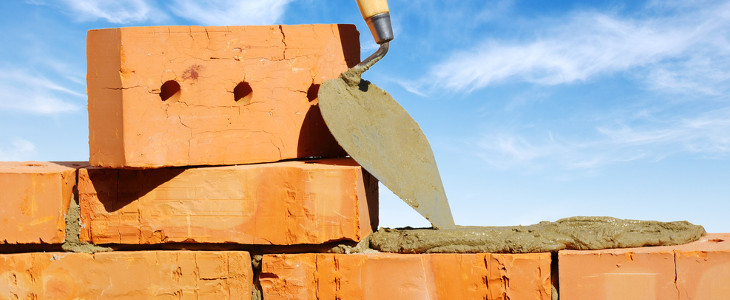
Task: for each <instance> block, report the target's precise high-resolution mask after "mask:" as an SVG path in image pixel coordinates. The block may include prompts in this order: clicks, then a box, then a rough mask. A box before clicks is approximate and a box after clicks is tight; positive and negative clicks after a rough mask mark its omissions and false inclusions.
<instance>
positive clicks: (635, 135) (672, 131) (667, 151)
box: [477, 108, 730, 171]
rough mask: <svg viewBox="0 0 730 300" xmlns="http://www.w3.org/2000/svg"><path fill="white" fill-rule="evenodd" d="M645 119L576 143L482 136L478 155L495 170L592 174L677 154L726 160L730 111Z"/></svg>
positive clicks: (549, 138) (601, 128) (505, 134)
mask: <svg viewBox="0 0 730 300" xmlns="http://www.w3.org/2000/svg"><path fill="white" fill-rule="evenodd" d="M650 119H651V118H645V119H644V120H643V121H642V122H636V123H638V124H637V125H633V126H629V125H625V124H621V123H620V122H619V123H615V124H613V125H602V126H598V127H596V128H595V135H594V136H593V137H591V138H585V137H582V138H580V139H577V140H573V139H561V138H556V137H555V136H554V135H553V134H552V133H550V132H548V133H545V134H544V135H542V136H524V135H521V134H519V133H513V132H502V133H497V134H494V135H490V136H483V137H481V139H480V140H479V141H478V142H477V146H478V149H479V151H477V153H478V154H477V155H478V156H479V157H481V158H483V159H484V160H485V161H486V162H487V163H489V164H491V165H493V166H495V167H499V168H521V169H524V170H528V171H535V170H541V169H546V168H550V169H555V170H566V171H569V170H588V171H590V170H592V169H595V168H598V167H601V166H605V165H608V164H613V163H620V162H631V161H637V160H649V161H654V160H661V159H664V158H666V157H668V156H671V155H676V154H678V153H695V154H698V155H703V156H708V157H725V156H728V155H730V135H728V132H730V108H722V109H718V110H714V111H710V112H706V113H702V114H699V115H697V116H694V117H692V118H674V119H670V120H666V121H664V122H663V123H662V124H656V123H657V121H651V120H650Z"/></svg>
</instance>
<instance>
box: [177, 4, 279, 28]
mask: <svg viewBox="0 0 730 300" xmlns="http://www.w3.org/2000/svg"><path fill="white" fill-rule="evenodd" d="M291 1H293V0H249V1H241V0H173V1H172V3H171V4H170V5H169V6H168V7H169V9H170V10H171V11H172V12H173V13H174V14H175V15H177V16H179V17H182V18H185V19H188V20H192V21H194V22H196V23H198V24H201V25H267V24H274V23H276V22H277V21H279V20H280V19H281V17H282V15H283V14H284V10H285V8H286V5H287V4H289V2H291Z"/></svg>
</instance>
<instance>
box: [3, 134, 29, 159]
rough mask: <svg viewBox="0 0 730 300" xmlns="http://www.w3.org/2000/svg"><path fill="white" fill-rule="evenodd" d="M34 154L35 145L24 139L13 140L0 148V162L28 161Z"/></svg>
mask: <svg viewBox="0 0 730 300" xmlns="http://www.w3.org/2000/svg"><path fill="white" fill-rule="evenodd" d="M35 153H36V148H35V145H34V144H33V143H32V142H30V141H28V140H25V139H13V140H12V141H10V145H8V146H0V161H2V160H4V161H17V160H29V159H30V158H31V157H32V156H33V155H34V154H35Z"/></svg>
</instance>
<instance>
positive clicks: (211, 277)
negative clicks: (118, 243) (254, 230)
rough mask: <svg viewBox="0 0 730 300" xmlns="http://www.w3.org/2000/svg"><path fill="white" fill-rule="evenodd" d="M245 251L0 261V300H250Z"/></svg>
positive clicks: (35, 255)
mask: <svg viewBox="0 0 730 300" xmlns="http://www.w3.org/2000/svg"><path fill="white" fill-rule="evenodd" d="M252 280H253V272H252V270H251V258H250V256H249V254H248V252H244V251H194V252H193V251H140V252H106V253H96V254H86V253H63V252H60V253H23V254H3V255H0V299H151V298H154V299H246V300H248V299H251V289H252Z"/></svg>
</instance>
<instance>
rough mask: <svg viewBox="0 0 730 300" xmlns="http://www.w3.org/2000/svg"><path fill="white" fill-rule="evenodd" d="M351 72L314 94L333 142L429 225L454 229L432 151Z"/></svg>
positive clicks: (388, 101) (394, 107)
mask: <svg viewBox="0 0 730 300" xmlns="http://www.w3.org/2000/svg"><path fill="white" fill-rule="evenodd" d="M373 63H374V62H371V63H370V64H369V65H366V66H356V67H354V68H351V69H350V70H348V71H347V72H345V73H343V74H342V75H340V77H339V78H336V79H331V80H327V81H326V82H324V83H323V84H322V85H321V87H320V88H319V107H320V110H321V112H322V117H323V118H324V121H325V123H326V124H327V127H328V128H329V129H330V132H332V135H333V136H334V137H335V139H336V140H337V142H338V143H339V144H340V145H341V146H342V148H343V149H345V151H347V153H348V154H349V155H350V156H351V157H352V158H353V159H354V160H355V161H357V162H358V163H359V164H360V165H361V166H363V168H365V170H367V171H368V172H370V174H372V175H373V176H375V178H377V179H378V180H379V181H380V182H382V183H383V184H384V185H385V186H386V187H388V188H389V189H390V190H391V191H392V192H393V193H394V194H396V195H398V197H400V198H401V199H403V200H404V201H405V202H406V203H408V205H410V206H411V207H413V208H414V209H415V210H416V211H418V212H419V213H420V214H421V215H422V216H424V217H425V218H426V219H428V220H429V221H430V222H431V224H433V226H434V227H436V228H454V227H455V225H454V219H453V217H452V216H451V209H450V208H449V203H448V200H447V199H446V194H445V192H444V188H443V184H442V182H441V176H440V175H439V171H438V168H437V167H436V160H435V159H434V156H433V152H432V151H431V146H430V145H429V143H428V140H427V139H426V136H425V135H424V134H423V132H422V131H421V128H420V127H419V126H418V124H417V123H416V122H415V121H414V120H413V118H411V116H410V115H409V114H408V113H407V112H406V111H405V109H403V107H401V106H400V105H399V104H398V102H396V101H395V100H394V99H393V97H391V96H390V95H389V94H388V93H386V92H385V91H383V90H382V89H380V88H378V87H377V86H375V85H374V84H372V83H370V82H368V81H366V80H362V79H361V78H360V75H361V74H362V72H364V71H365V70H367V68H368V67H369V66H370V65H372V64H373Z"/></svg>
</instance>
